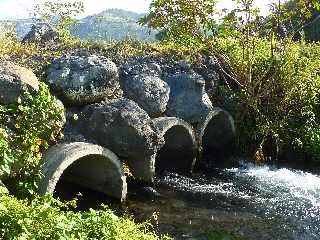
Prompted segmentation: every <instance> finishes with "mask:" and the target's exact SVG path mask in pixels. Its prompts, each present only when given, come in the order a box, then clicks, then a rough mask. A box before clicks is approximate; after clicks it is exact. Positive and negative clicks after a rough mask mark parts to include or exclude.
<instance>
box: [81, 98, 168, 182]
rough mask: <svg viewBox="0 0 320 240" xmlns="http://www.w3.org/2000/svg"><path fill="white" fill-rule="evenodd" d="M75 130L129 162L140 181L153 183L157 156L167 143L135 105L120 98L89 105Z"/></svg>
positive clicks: (146, 115) (141, 110)
mask: <svg viewBox="0 0 320 240" xmlns="http://www.w3.org/2000/svg"><path fill="white" fill-rule="evenodd" d="M75 128H76V129H77V131H78V132H79V133H81V134H83V135H84V136H85V137H86V138H87V139H89V140H92V142H96V143H98V144H99V145H101V146H104V147H106V148H108V149H110V150H111V151H113V152H114V153H116V154H117V155H118V156H119V157H121V158H122V159H125V160H127V162H128V164H129V165H130V167H131V169H132V172H133V174H134V175H135V176H136V177H137V178H140V179H141V180H144V181H148V182H150V181H152V180H153V174H154V161H155V154H156V152H157V150H158V149H159V148H160V147H161V146H162V145H163V144H164V140H163V137H161V136H159V134H158V133H157V131H156V129H155V128H154V126H153V123H152V121H151V119H150V117H149V116H148V114H147V113H146V112H145V111H144V110H143V109H141V108H140V107H139V106H138V105H137V104H136V103H135V102H133V101H131V100H129V99H126V98H121V99H115V100H109V101H105V102H102V103H97V104H92V105H89V106H87V107H85V108H84V110H83V111H82V112H81V113H80V114H79V119H78V121H77V123H76V124H75Z"/></svg>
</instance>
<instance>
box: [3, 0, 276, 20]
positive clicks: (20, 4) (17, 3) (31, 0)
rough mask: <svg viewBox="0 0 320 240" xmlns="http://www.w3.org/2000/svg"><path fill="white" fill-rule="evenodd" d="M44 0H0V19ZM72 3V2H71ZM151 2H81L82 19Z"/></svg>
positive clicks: (143, 8) (25, 13) (260, 1)
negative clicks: (83, 6) (82, 8)
mask: <svg viewBox="0 0 320 240" xmlns="http://www.w3.org/2000/svg"><path fill="white" fill-rule="evenodd" d="M43 1H45V0H0V19H1V20H4V19H15V18H27V17H29V12H30V11H31V10H32V9H33V6H34V5H35V4H37V3H41V2H43ZM71 1H72V0H71ZM151 1H152V0H83V2H84V4H85V13H84V14H83V16H82V17H84V16H88V15H92V14H96V13H99V12H102V11H104V10H106V9H110V8H120V9H124V10H129V11H133V12H137V13H145V12H147V11H148V8H149V5H150V3H151ZM255 2H256V5H257V6H259V7H260V8H261V9H262V13H264V14H265V13H266V12H267V10H268V4H269V2H270V1H269V0H256V1H255ZM218 8H219V9H223V8H227V9H228V8H229V9H230V8H232V0H220V1H219V4H218Z"/></svg>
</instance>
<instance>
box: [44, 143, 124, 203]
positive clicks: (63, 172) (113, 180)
mask: <svg viewBox="0 0 320 240" xmlns="http://www.w3.org/2000/svg"><path fill="white" fill-rule="evenodd" d="M44 161H45V162H44V165H43V174H44V177H43V179H42V182H41V185H40V193H41V194H42V195H44V194H46V193H51V194H53V195H54V196H57V197H59V198H60V199H62V200H71V199H73V198H74V197H76V196H77V194H78V193H79V192H80V193H81V194H82V196H80V197H79V201H80V202H79V204H80V208H90V207H98V206H99V205H100V204H101V203H106V202H109V201H110V200H120V201H122V200H124V199H125V197H126V193H127V185H126V179H125V176H124V174H123V171H122V165H121V163H120V161H119V159H118V158H117V156H116V155H115V154H114V153H112V152H111V151H109V150H108V149H106V148H103V147H101V146H98V145H94V144H88V143H80V142H77V143H70V144H61V145H56V146H54V147H52V148H50V149H49V150H48V152H47V153H46V154H45V157H44Z"/></svg>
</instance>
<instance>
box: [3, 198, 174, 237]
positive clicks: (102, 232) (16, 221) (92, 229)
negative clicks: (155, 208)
mask: <svg viewBox="0 0 320 240" xmlns="http://www.w3.org/2000/svg"><path fill="white" fill-rule="evenodd" d="M74 205H75V201H73V202H70V203H66V204H65V203H61V202H59V201H58V200H55V199H53V198H52V197H50V196H46V197H45V198H35V199H34V200H33V201H32V202H31V203H29V202H28V201H25V200H17V199H16V198H13V197H11V196H8V195H0V238H1V239H12V240H15V239H16V240H18V239H30V240H31V239H48V240H49V239H50V240H51V239H54V240H56V239H57V240H58V239H61V240H62V239H77V240H81V239H115V240H118V239H119V240H120V239H140V240H157V239H169V238H168V237H158V236H157V235H156V233H155V232H154V231H153V230H152V227H151V225H150V224H148V223H143V224H138V223H135V222H134V221H133V220H132V219H130V218H128V217H117V216H116V215H115V214H114V213H113V212H112V211H110V210H109V209H108V208H107V207H106V206H103V207H102V209H101V210H92V209H91V210H89V211H88V212H74V211H71V210H69V209H72V207H73V206H74Z"/></svg>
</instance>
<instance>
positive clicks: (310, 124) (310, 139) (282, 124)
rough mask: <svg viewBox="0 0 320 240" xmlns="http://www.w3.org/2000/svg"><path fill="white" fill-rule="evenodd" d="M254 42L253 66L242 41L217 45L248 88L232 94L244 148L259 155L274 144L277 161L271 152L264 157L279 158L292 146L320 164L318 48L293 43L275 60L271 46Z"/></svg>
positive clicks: (276, 56) (234, 40)
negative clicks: (245, 56)
mask: <svg viewBox="0 0 320 240" xmlns="http://www.w3.org/2000/svg"><path fill="white" fill-rule="evenodd" d="M253 40H254V41H255V50H254V54H252V58H251V59H249V60H248V59H246V58H243V56H244V51H245V50H244V48H243V46H242V42H241V41H240V40H239V39H231V38H228V39H220V40H219V44H220V45H219V46H220V47H221V48H222V49H223V51H224V52H225V53H226V54H227V55H228V57H229V58H230V64H231V67H232V69H233V71H234V73H235V74H236V75H237V77H238V80H239V81H240V82H241V84H242V85H243V86H245V88H244V89H242V90H241V91H240V92H234V91H233V92H231V95H232V96H233V97H234V98H236V100H235V101H236V102H238V104H239V106H238V107H237V110H236V113H235V114H236V120H237V123H238V124H237V125H238V127H239V142H240V145H241V146H242V147H244V149H248V146H249V145H250V144H251V145H252V144H253V145H255V146H254V147H253V149H261V148H263V147H267V145H268V144H269V145H270V140H271V141H272V142H273V144H274V146H273V148H275V149H273V151H275V155H272V153H271V152H270V151H269V152H265V153H264V154H265V155H266V156H272V157H277V156H279V154H281V151H282V150H283V147H284V146H285V145H287V146H288V145H290V146H293V147H295V148H296V149H301V150H304V151H305V152H308V153H310V154H311V155H312V156H313V157H314V158H316V159H320V152H319V150H320V149H319V139H320V138H319V137H320V135H319V132H320V131H319V129H320V121H319V119H320V112H319V93H320V60H319V54H320V45H319V44H307V43H294V42H289V43H288V46H287V50H286V51H285V52H283V53H281V54H276V55H274V56H273V55H272V54H271V53H270V49H269V46H268V45H269V44H268V41H267V40H264V39H261V38H255V39H253ZM248 61H250V63H249V62H248ZM249 65H250V66H252V70H251V71H252V72H251V76H252V77H251V78H250V79H249V78H248V76H247V71H248V70H247V69H248V68H249V67H248V66H249ZM240 136H241V137H240ZM268 147H270V146H268Z"/></svg>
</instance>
